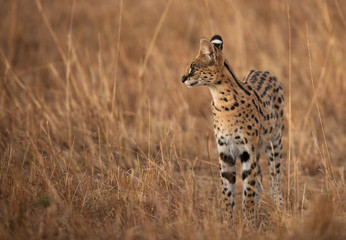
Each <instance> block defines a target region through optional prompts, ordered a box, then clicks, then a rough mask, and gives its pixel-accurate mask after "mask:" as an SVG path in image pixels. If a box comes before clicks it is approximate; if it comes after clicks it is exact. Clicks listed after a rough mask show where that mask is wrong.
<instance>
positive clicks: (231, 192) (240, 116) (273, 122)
mask: <svg viewBox="0 0 346 240" xmlns="http://www.w3.org/2000/svg"><path fill="white" fill-rule="evenodd" d="M222 48H223V41H222V38H221V37H220V36H219V35H215V36H213V37H212V38H211V40H210V41H208V40H207V39H205V38H202V39H201V41H200V49H199V53H198V55H197V57H196V58H194V59H193V60H192V61H191V62H190V63H189V65H188V67H187V70H186V73H185V74H184V75H183V77H182V82H183V83H185V85H187V86H188V87H197V86H208V87H209V90H210V92H211V95H212V102H211V108H212V113H213V115H214V132H215V138H216V141H217V148H218V152H219V165H220V176H221V184H222V193H223V195H224V201H225V204H226V210H227V211H229V212H230V213H234V212H235V210H236V209H235V202H234V198H235V183H236V167H235V161H236V159H238V158H239V159H240V161H241V164H242V174H241V175H242V179H243V194H244V195H243V202H242V205H243V207H242V210H243V215H244V216H247V217H249V218H252V219H253V218H254V216H255V205H256V204H255V202H256V199H257V198H256V196H257V194H258V193H259V192H261V182H262V174H261V169H260V165H259V164H258V161H259V158H260V152H261V151H263V150H264V151H265V154H266V157H267V160H268V163H269V167H270V191H271V193H272V195H274V202H275V204H276V202H277V199H278V201H279V202H280V204H281V203H282V195H281V191H280V181H279V178H280V177H279V173H280V159H281V157H282V153H281V152H282V141H281V138H282V132H283V129H284V96H283V89H282V87H281V84H280V82H279V81H278V80H277V78H276V77H275V76H274V75H272V74H271V73H269V72H268V71H255V70H251V71H250V73H249V74H248V75H247V76H246V77H245V78H244V81H243V82H240V81H239V80H238V79H237V78H236V76H235V74H234V73H233V71H232V70H231V68H230V65H229V64H228V62H227V60H226V59H225V57H224V54H223V52H222Z"/></svg>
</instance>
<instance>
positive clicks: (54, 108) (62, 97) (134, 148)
mask: <svg viewBox="0 0 346 240" xmlns="http://www.w3.org/2000/svg"><path fill="white" fill-rule="evenodd" d="M0 2H1V8H0V32H1V35H0V80H1V81H0V85H1V87H0V109H1V111H0V239H110V238H111V239H113V238H115V239H211V238H212V239H215V240H217V239H227V238H231V239H232V238H233V239H246V238H248V237H255V238H256V239H345V237H346V232H345V229H346V228H345V221H346V215H345V144H346V137H345V136H346V134H345V132H346V129H345V122H346V121H345V120H346V119H345V116H346V114H345V107H344V106H345V104H346V98H345V97H344V96H345V88H346V74H345V62H346V55H345V54H346V44H345V39H346V31H345V30H346V11H345V9H346V5H345V2H344V1H341V0H332V1H329V0H328V1H327V0H317V1H295V0H292V1H288V2H287V1H276V0H272V1H256V0H252V1H248V0H247V1H224V0H215V1H209V0H205V1H197V0H193V1H181V0H176V1H167V2H165V1H153V0H151V1H150V0H145V1H134V0H125V1H120V0H118V1H110V0H105V1H95V0H89V1H82V0H75V1H69V0H60V1H42V2H41V0H36V1H20V0H12V1H7V0H1V1H0ZM215 33H219V34H221V35H222V36H223V38H224V42H225V44H224V51H225V54H226V55H227V56H228V60H229V62H230V63H231V64H232V66H233V69H234V70H235V71H236V73H237V74H238V76H243V75H245V74H246V72H247V71H248V70H250V69H252V68H255V69H266V70H270V71H271V72H273V73H275V74H276V75H277V76H278V77H279V79H281V81H282V83H283V85H284V89H285V94H286V106H287V108H286V126H288V127H287V128H286V129H287V130H286V132H285V137H284V143H285V144H284V146H285V148H284V151H285V154H284V160H283V164H282V166H283V171H282V172H283V173H284V174H283V176H282V182H283V190H284V195H285V208H284V209H283V210H282V211H279V210H278V209H276V208H275V206H273V203H272V200H271V198H270V194H269V193H268V187H267V186H268V177H267V176H268V175H267V174H268V170H267V168H266V167H265V166H264V165H266V163H265V161H264V160H262V162H261V164H263V169H264V179H265V181H264V186H265V189H264V193H263V196H262V198H261V201H260V206H259V216H258V217H259V226H258V228H257V229H254V228H251V227H248V226H247V222H246V221H244V220H243V219H242V218H241V217H237V218H236V219H235V220H230V219H228V218H227V216H225V214H224V212H223V211H222V208H221V203H220V201H219V192H220V189H219V187H218V183H219V177H218V173H217V166H216V165H217V153H216V146H215V143H214V139H213V134H212V130H211V125H212V124H211V121H212V120H211V117H212V116H211V112H210V108H209V104H210V95H209V92H208V89H205V88H196V89H187V88H186V86H184V85H183V84H181V82H180V78H181V75H182V72H183V69H184V68H185V64H187V62H188V61H189V60H190V59H191V58H192V57H193V56H194V55H195V54H196V53H197V50H198V42H199V39H200V38H201V37H203V36H205V37H208V38H209V37H211V35H212V34H215ZM290 110H291V111H290ZM238 179H239V178H238ZM238 183H239V184H241V181H238ZM238 190H240V187H238ZM238 196H239V197H238V199H237V203H238V209H239V203H240V196H241V194H238Z"/></svg>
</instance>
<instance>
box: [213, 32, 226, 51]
mask: <svg viewBox="0 0 346 240" xmlns="http://www.w3.org/2000/svg"><path fill="white" fill-rule="evenodd" d="M210 42H211V43H212V44H213V45H214V47H216V48H218V49H220V50H222V48H223V41H222V37H221V36H220V35H214V36H213V37H212V38H211V39H210Z"/></svg>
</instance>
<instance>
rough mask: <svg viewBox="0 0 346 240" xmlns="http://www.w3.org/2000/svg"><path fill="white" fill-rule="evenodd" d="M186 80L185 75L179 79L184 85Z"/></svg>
mask: <svg viewBox="0 0 346 240" xmlns="http://www.w3.org/2000/svg"><path fill="white" fill-rule="evenodd" d="M186 80H187V75H184V76H183V77H182V78H181V81H182V82H183V83H184V82H185V81H186Z"/></svg>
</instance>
